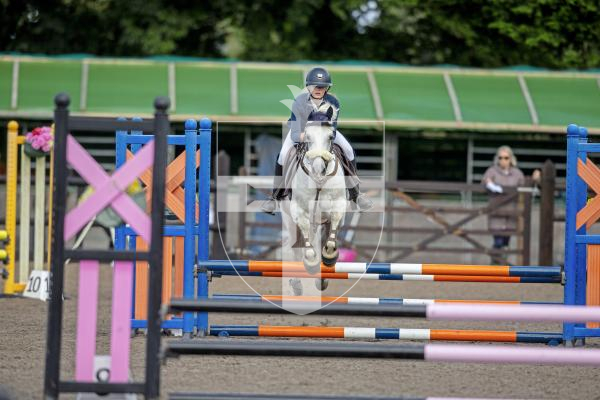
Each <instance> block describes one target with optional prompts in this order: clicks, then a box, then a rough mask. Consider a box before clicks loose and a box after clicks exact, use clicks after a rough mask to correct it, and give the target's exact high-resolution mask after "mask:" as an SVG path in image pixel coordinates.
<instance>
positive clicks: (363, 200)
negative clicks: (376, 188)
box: [344, 158, 373, 212]
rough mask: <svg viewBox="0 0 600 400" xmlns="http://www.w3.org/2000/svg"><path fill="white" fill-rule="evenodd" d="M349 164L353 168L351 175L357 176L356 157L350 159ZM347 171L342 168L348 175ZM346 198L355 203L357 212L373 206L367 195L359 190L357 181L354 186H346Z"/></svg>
mask: <svg viewBox="0 0 600 400" xmlns="http://www.w3.org/2000/svg"><path fill="white" fill-rule="evenodd" d="M350 164H351V165H352V169H353V170H354V171H352V173H353V176H357V171H358V170H357V168H356V158H355V159H354V160H352V161H350ZM349 172H350V171H348V170H347V169H345V168H344V173H345V174H346V176H348V173H349ZM348 198H349V199H350V201H352V202H354V203H355V204H356V208H357V209H358V211H359V212H363V211H368V210H370V209H371V208H373V202H372V201H371V200H370V199H369V198H368V197H367V196H365V195H364V194H363V193H361V192H360V187H359V184H358V183H356V185H354V187H351V188H348Z"/></svg>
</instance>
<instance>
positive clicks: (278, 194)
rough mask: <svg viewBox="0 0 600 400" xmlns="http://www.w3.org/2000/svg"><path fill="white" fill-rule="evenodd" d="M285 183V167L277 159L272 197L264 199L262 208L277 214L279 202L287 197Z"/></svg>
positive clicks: (269, 212)
mask: <svg viewBox="0 0 600 400" xmlns="http://www.w3.org/2000/svg"><path fill="white" fill-rule="evenodd" d="M284 186H285V185H284V184H283V167H282V166H281V165H279V163H278V162H277V161H275V176H273V194H272V195H271V198H270V199H267V200H265V201H264V203H263V204H262V205H261V206H260V209H261V210H262V211H264V212H266V213H267V214H271V215H275V211H277V202H278V201H280V200H282V199H283V198H285V196H286V193H285V187H284Z"/></svg>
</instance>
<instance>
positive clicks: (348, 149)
mask: <svg viewBox="0 0 600 400" xmlns="http://www.w3.org/2000/svg"><path fill="white" fill-rule="evenodd" d="M333 143H334V144H337V145H338V146H340V147H341V148H342V151H343V152H344V155H345V156H346V158H347V159H348V161H352V160H354V150H352V146H351V145H350V142H348V140H346V138H345V137H344V135H342V134H341V132H340V131H336V133H335V140H334V141H333ZM293 146H294V142H293V140H292V137H291V135H290V133H289V132H288V134H287V136H286V137H285V140H284V142H283V146H281V151H280V152H279V157H277V163H278V164H279V165H283V161H284V160H285V158H286V157H287V154H288V153H289V151H290V149H291V148H292V147H293Z"/></svg>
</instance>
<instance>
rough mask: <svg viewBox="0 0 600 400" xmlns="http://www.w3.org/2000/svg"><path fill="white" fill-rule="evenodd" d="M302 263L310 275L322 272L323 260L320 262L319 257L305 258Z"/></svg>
mask: <svg viewBox="0 0 600 400" xmlns="http://www.w3.org/2000/svg"><path fill="white" fill-rule="evenodd" d="M302 262H303V263H304V269H305V270H306V272H308V273H309V274H318V273H319V272H321V260H319V259H318V258H317V257H315V258H314V259H309V258H306V257H304V258H302Z"/></svg>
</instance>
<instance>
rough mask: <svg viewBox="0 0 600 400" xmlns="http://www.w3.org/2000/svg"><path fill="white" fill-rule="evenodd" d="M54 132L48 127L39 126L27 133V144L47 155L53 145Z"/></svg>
mask: <svg viewBox="0 0 600 400" xmlns="http://www.w3.org/2000/svg"><path fill="white" fill-rule="evenodd" d="M53 133H54V132H52V128H51V127H49V126H40V127H38V128H35V129H34V130H32V131H31V132H29V133H28V134H27V135H26V136H25V140H26V141H27V143H29V144H30V145H31V147H33V148H34V149H35V150H41V151H43V152H44V153H47V152H49V151H50V149H51V148H52V145H53V144H54V135H53Z"/></svg>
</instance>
